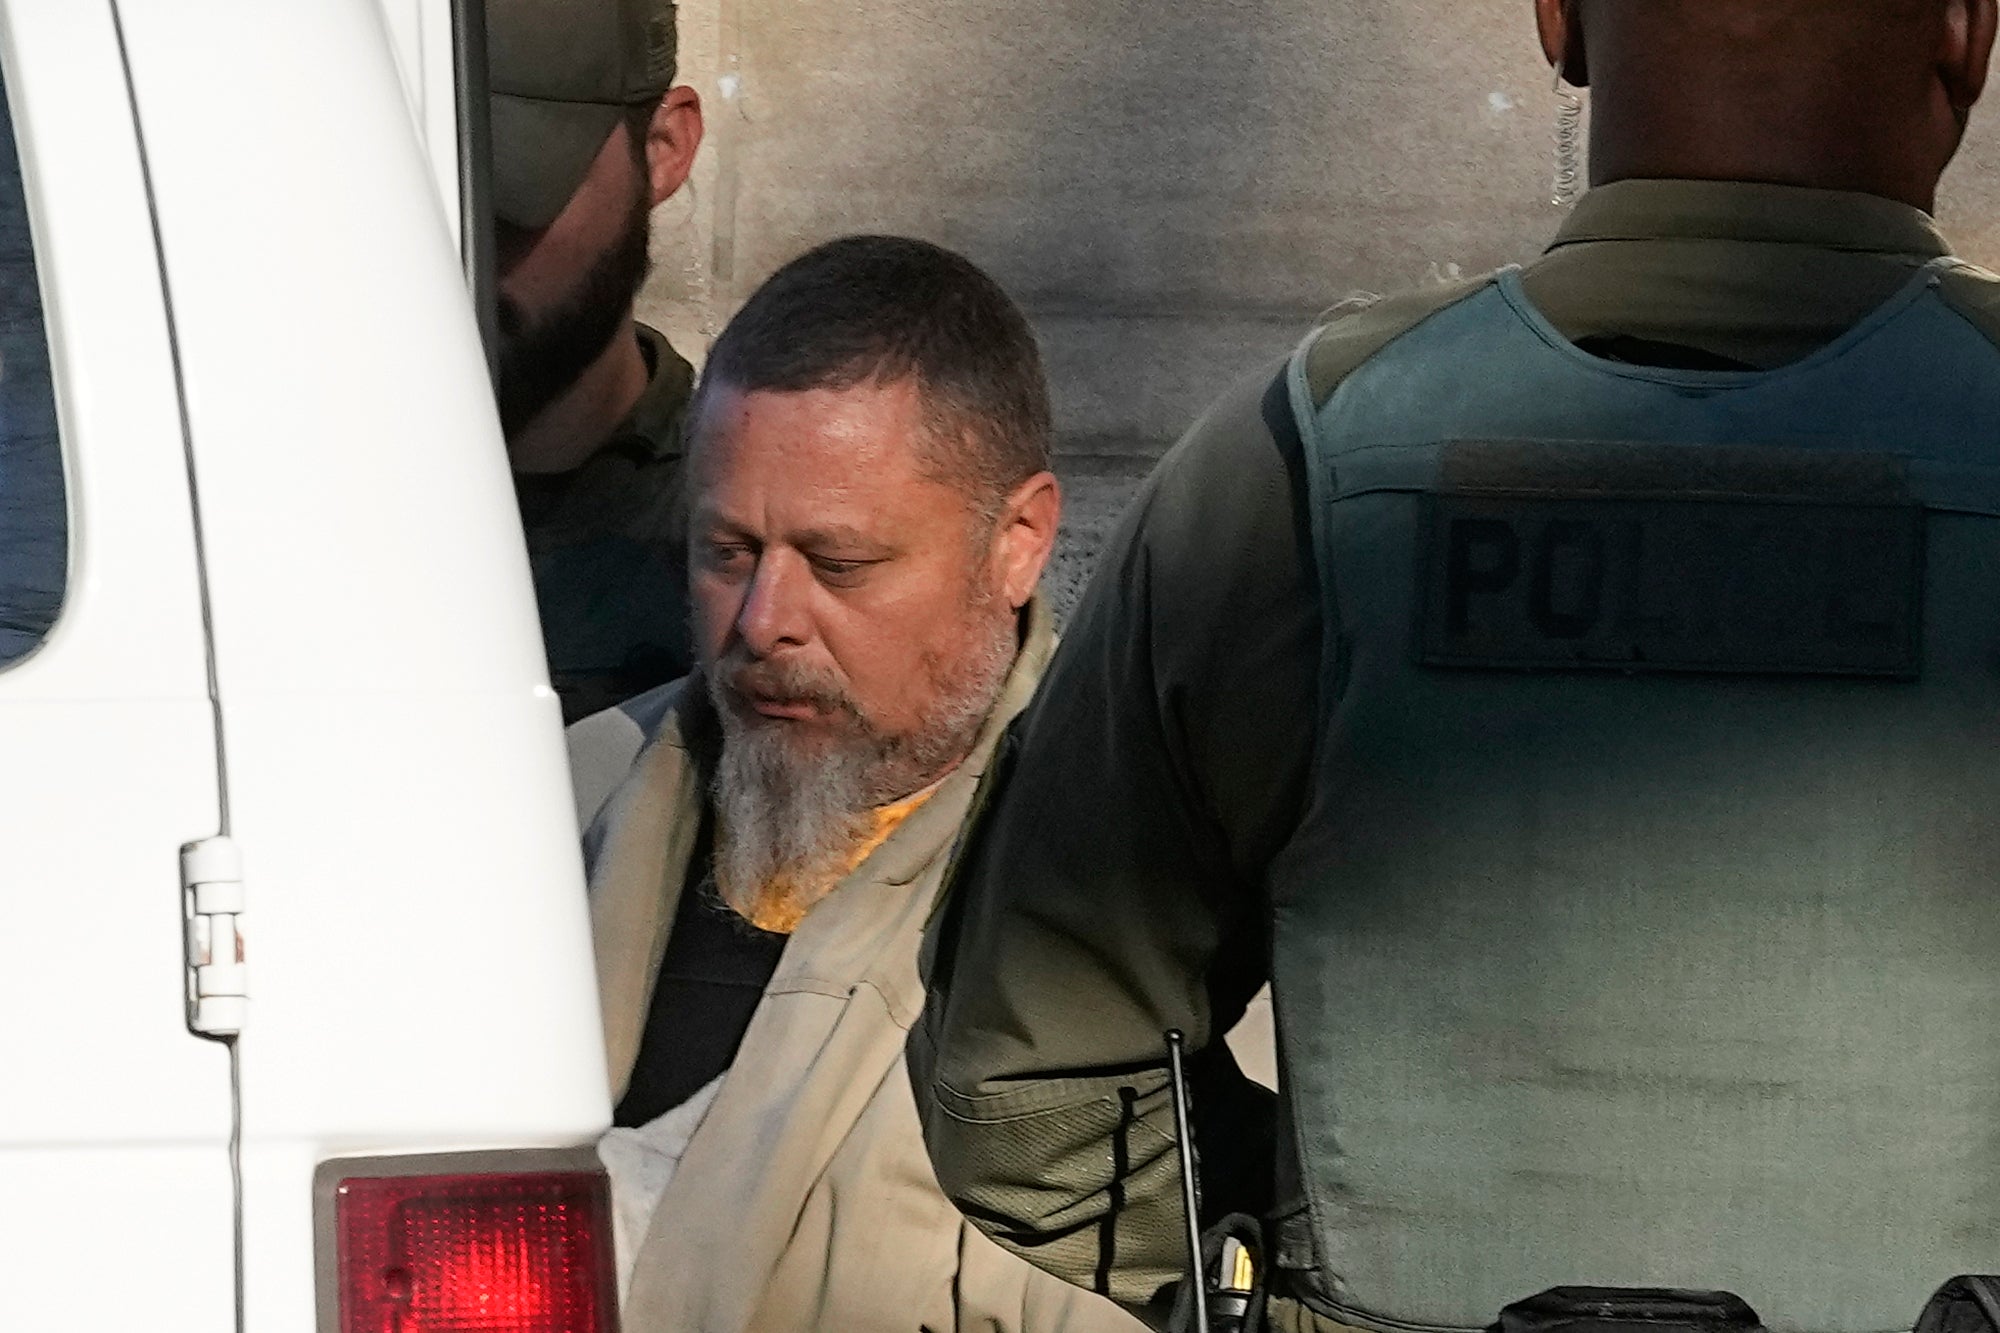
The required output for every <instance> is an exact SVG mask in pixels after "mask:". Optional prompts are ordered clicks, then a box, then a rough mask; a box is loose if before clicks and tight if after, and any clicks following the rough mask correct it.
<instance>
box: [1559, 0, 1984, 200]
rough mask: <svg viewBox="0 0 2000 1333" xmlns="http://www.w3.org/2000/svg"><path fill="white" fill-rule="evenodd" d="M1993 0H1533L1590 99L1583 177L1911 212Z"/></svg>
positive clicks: (1974, 90)
mask: <svg viewBox="0 0 2000 1333" xmlns="http://www.w3.org/2000/svg"><path fill="white" fill-rule="evenodd" d="M1995 5H1996V0H1535V9H1536V17H1537V20H1538V22H1539V25H1540V28H1541V35H1542V45H1543V49H1544V51H1545V52H1546V53H1547V54H1548V57H1549V59H1550V60H1551V61H1556V60H1561V61H1562V62H1563V64H1564V67H1565V69H1566V70H1567V72H1568V74H1569V76H1570V78H1571V81H1572V82H1576V83H1584V82H1588V84H1589V85H1590V87H1591V89H1592V95H1593V108H1592V112H1593V129H1592V133H1591V180H1592V182H1593V183H1596V184H1603V183H1606V182H1609V181H1614V180H1622V179H1628V178H1632V177H1655V178H1658V177H1684V178H1692V179H1706V180H1748V181H1770V182H1775V183H1778V184H1786V185H1807V186H1817V187H1820V188H1826V189H1845V190H1858V191H1863V192H1866V193H1871V194H1878V195H1882V196H1884V197H1887V198H1891V199H1897V200H1900V201H1902V202H1905V203H1909V204H1914V205H1916V206H1917V207H1919V208H1925V209H1928V208H1930V206H1931V203H1932V199H1933V196H1934V194H1935V191H1936V186H1937V179H1938V176H1939V175H1940V174H1942V172H1943V171H1944V168H1945V165H1946V163H1948V162H1949V161H1950V160H1951V157H1952V154H1953V153H1954V152H1955V151H1956V150H1957V148H1958V142H1959V138H1960V136H1961V135H1962V134H1963V132H1964V128H1965V119H1966V116H1967V114H1968V113H1969V112H1970V111H1971V109H1972V105H1973V103H1974V102H1976V101H1977V100H1978V98H1979V95H1980V93H1981V91H1982V90H1983V89H1984V87H1985V82H1986V70H1987V61H1988V58H1989V56H1990V54H1991V51H1992V47H1993V38H1994V27H1995Z"/></svg>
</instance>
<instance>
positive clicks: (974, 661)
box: [708, 621, 1015, 921]
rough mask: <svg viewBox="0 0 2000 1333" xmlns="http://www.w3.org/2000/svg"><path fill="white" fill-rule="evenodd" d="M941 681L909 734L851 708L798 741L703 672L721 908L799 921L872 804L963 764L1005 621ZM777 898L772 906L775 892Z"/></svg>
mask: <svg viewBox="0 0 2000 1333" xmlns="http://www.w3.org/2000/svg"><path fill="white" fill-rule="evenodd" d="M1003 623H1004V629H1005V633H1004V634H1003V635H995V636H994V637H993V638H992V639H991V640H990V641H989V642H988V643H985V644H982V645H980V646H978V647H976V648H975V649H974V650H973V651H972V652H971V653H969V654H968V655H967V656H966V657H965V658H963V659H962V660H961V661H960V662H958V663H956V664H954V666H953V667H952V668H949V669H948V672H949V674H948V675H946V674H945V672H944V671H942V670H941V669H940V666H939V664H937V663H936V662H934V661H926V662H925V663H924V664H923V669H924V670H926V671H929V672H931V673H932V677H933V679H934V680H938V679H940V678H941V677H942V683H943V684H944V685H945V688H942V689H940V690H938V692H937V699H938V702H937V703H936V705H935V706H934V707H933V708H932V709H931V710H930V712H929V713H928V714H927V715H926V716H924V717H923V718H922V719H920V720H919V722H918V725H917V726H916V727H915V728H914V729H913V730H912V731H911V732H909V733H907V734H905V735H897V736H892V735H889V734H887V733H885V732H883V731H882V730H880V729H879V728H878V727H876V726H875V725H874V724H873V723H871V722H870V721H869V720H868V719H866V718H864V717H862V716H861V715H860V713H859V711H858V710H856V709H855V708H854V707H853V706H852V704H851V703H850V704H848V705H846V706H845V708H844V709H843V710H842V715H843V717H844V718H845V721H846V726H845V727H843V728H841V729H840V730H839V731H838V732H836V733H835V734H834V735H833V736H831V737H814V738H813V743H810V744H801V743H800V742H799V738H798V737H797V736H796V735H795V734H794V732H793V730H792V729H791V728H790V727H788V726H787V725H786V724H784V723H781V722H772V721H768V720H764V719H759V718H756V717H754V716H750V717H746V716H744V715H743V714H742V713H740V712H739V711H738V707H737V705H736V702H735V700H734V698H733V697H732V696H731V695H730V693H729V692H728V690H727V688H726V687H725V686H723V685H722V684H721V678H722V675H723V674H724V673H723V672H720V671H711V672H710V673H709V677H708V688H709V697H710V698H711V699H712V700H713V702H714V703H715V708H716V713H717V714H718V715H719V716H720V718H721V720H722V756H721V759H720V760H719V761H718V763H717V765H716V771H715V777H714V781H713V783H712V784H711V796H712V798H713V800H714V802H715V811H716V839H715V860H714V872H715V884H716V889H717V891H718V892H719V893H720V894H721V896H722V899H723V901H724V902H726V903H728V904H729V905H730V906H731V907H732V908H734V909H735V910H736V911H737V912H738V913H739V914H740V915H742V916H744V917H746V918H748V919H750V920H753V921H756V920H761V919H769V917H770V914H771V911H772V909H774V908H776V909H779V910H778V915H779V916H780V917H785V916H787V915H788V914H789V915H793V916H796V915H802V914H803V913H804V911H806V910H808V909H810V908H811V907H812V905H813V904H814V903H816V902H818V901H819V899H821V898H823V897H825V896H826V894H827V893H829V892H831V891H832V890H833V888H834V886H835V885H837V884H838V883H839V882H840V880H841V879H842V878H843V877H844V875H845V873H846V871H847V870H848V868H849V866H848V862H849V861H850V860H851V858H852V857H853V854H854V849H855V848H856V847H857V846H858V845H859V843H860V841H861V839H862V838H863V837H865V836H866V835H867V833H868V832H869V831H870V829H871V827H872V814H873V812H874V811H875V810H876V809H877V808H878V807H880V806H882V805H886V804H888V803H890V802H892V801H896V800H900V799H901V798H903V797H906V796H910V795H912V794H914V793H915V792H917V791H919V790H921V789H922V787H923V786H924V785H925V784H926V783H927V782H930V781H932V780H934V775H936V774H937V773H939V772H940V771H941V770H943V769H945V768H946V767H947V766H948V765H951V764H955V763H956V762H957V761H959V760H961V759H963V758H964V757H965V755H966V753H967V752H968V751H970V750H971V748H972V744H973V742H974V741H975V740H976V739H977V738H978V735H979V728H980V726H981V725H982V724H983V723H984V722H985V720H986V715H987V713H988V712H990V711H991V710H992V707H993V701H994V700H995V699H996V698H998V697H999V693H1000V687H1001V686H1002V685H1003V684H1004V683H1005V682H1006V679H1007V673H1008V671H1009V670H1010V669H1011V668H1012V666H1013V662H1014V652H1015V643H1014V634H1013V626H1012V623H1011V621H1006V622H1003ZM774 895H775V896H776V897H777V898H779V899H782V900H783V901H780V902H773V901H772V898H773V896H774Z"/></svg>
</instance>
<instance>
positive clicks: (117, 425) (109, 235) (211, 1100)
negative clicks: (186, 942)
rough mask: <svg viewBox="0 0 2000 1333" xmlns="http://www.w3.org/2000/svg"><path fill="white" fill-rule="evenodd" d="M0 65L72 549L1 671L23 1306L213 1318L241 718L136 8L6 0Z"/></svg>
mask: <svg viewBox="0 0 2000 1333" xmlns="http://www.w3.org/2000/svg"><path fill="white" fill-rule="evenodd" d="M0 74H3V75H4V82H5V84H6V92H7V99H8V105H9V110H10V115H11V119H12V121H13V125H14V133H15V138H16V142H17V145H18V150H19V158H20V162H21V169H22V177H23V183H24V188H25V193H26V199H27V209H28V223H29V227H30V231H31V233H32V237H33V242H34V251H35V253H34V261H35V270H36V276H37V279H38V284H39V290H40V296H41V301H42V305H43V309H44V312H45V324H46V331H47V338H48V347H49V373H50V379H51V381H52V384H53V389H54V397H55V406H56V416H57V423H58V432H59V434H60V436H61V439H62V446H63V455H64V460H65V473H66V477H65V487H66V492H67V505H68V514H69V529H68V530H69V546H70V549H69V569H68V577H67V585H66V589H65V595H64V604H63V607H62V611H61V614H60V618H59V619H58V621H57V623H56V625H55V627H54V629H53V631H52V632H51V633H50V634H49V635H48V637H47V638H46V640H45V641H44V642H43V643H42V645H41V646H40V648H39V649H37V650H36V651H35V652H33V653H32V654H31V655H30V656H28V657H27V658H25V659H24V660H22V661H20V662H19V663H17V664H15V665H13V666H11V667H9V668H7V669H5V670H0V904H4V910H5V912H6V915H7V928H6V931H5V938H6V940H7V941H8V945H9V949H8V955H9V963H8V966H7V967H5V968H0V1007H4V1010H5V1012H6V1013H7V1014H8V1015H9V1019H8V1021H7V1022H6V1023H5V1024H0V1069H5V1070H6V1071H7V1077H6V1081H5V1089H6V1092H5V1095H4V1096H0V1200H5V1202H6V1207H5V1208H4V1209H0V1327H4V1328H9V1329H13V1328H77V1327H83V1328H117V1327H125V1326H129V1325H130V1324H133V1323H135V1322H136V1323H140V1324H143V1325H144V1326H146V1327H147V1328H149V1329H156V1330H161V1331H162V1333H166V1331H169V1330H171V1331H172V1333H214V1330H216V1329H226V1328H228V1327H230V1325H231V1323H232V1322H233V1319H234V1308H235V1301H234V1293H233V1278H234V1260H233V1250H232V1229H233V1210H232V1205H231V1195H230V1171H229V1158H228V1142H229V1132H230V1116H231V1102H230V1085H229V1056H228V1051H227V1050H226V1049H225V1048H224V1047H223V1046H221V1045H218V1044H216V1043H214V1042H210V1041H205V1040H203V1039H201V1038H198V1037H196V1036H194V1035H193V1034H192V1033H191V1032H189V1031H188V1029H187V1025H186V1008H185V973H184V958H183V951H182V943H181V936H182V919H181V888H180V871H179V849H180V847H181V845H182V844H183V843H185V842H189V841H193V840H196V839H200V838H206V837H210V836H212V835H214V834H215V833H216V832H217V830H218V827H219V820H220V808H219V795H218V783H217V772H216V736H215V715H214V711H213V708H212V706H211V703H210V698H209V687H208V670H207V660H206V648H205V641H204V635H203V626H202V603H201V589H200V582H199V577H198V575H199V564H198V561H197V554H196V542H195V533H194V525H193V518H192V514H193V510H192V504H191V501H190V495H189V488H188V472H187V458H186V452H185V449H184V446H183V440H182V436H181V432H180V428H179V412H178V407H177V403H176V397H175V381H174V373H173V356H172V347H171V343H170V340H169V337H168V325H167V322H166V317H165V313H164V299H163V295H162V291H161V282H160V271H159V267H158V264H157V261H156V252H155V248H154V245H153V238H152V232H151V228H150V225H149V222H148V216H147V208H146V194H145V187H144V174H143V171H142V169H141V162H140V156H139V149H138V143H137V139H136V137H135V135H134V132H133V124H132V118H131V110H130V106H129V104H128V102H127V100H126V97H125V80H124V75H123V72H122V67H121V65H120V62H119V54H118V42H117V33H116V29H115V27H114V25H113V21H112V10H111V7H110V5H109V4H108V3H105V2H104V0H0ZM9 369H13V370H16V371H18V370H19V367H13V368H9ZM107 1255H114V1256H116V1266H115V1269H114V1270H112V1272H111V1273H109V1274H108V1273H107V1270H106V1266H105V1257H106V1256H107ZM107 1277H110V1278H112V1279H113V1280H109V1281H108V1280H107Z"/></svg>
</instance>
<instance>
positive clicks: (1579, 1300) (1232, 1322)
mask: <svg viewBox="0 0 2000 1333" xmlns="http://www.w3.org/2000/svg"><path fill="white" fill-rule="evenodd" d="M1239 1221H1240V1220H1239V1219H1230V1221H1228V1222H1225V1223H1223V1224H1222V1225H1221V1226H1218V1227H1217V1228H1215V1229H1214V1230H1212V1231H1211V1232H1210V1233H1209V1234H1210V1236H1212V1237H1215V1238H1216V1244H1215V1245H1214V1246H1213V1247H1210V1246H1206V1245H1205V1246H1204V1249H1211V1248H1212V1250H1213V1252H1214V1253H1215V1254H1216V1256H1217V1257H1218V1258H1219V1259H1223V1260H1225V1261H1226V1260H1227V1258H1228V1256H1229V1255H1230V1254H1231V1253H1232V1250H1231V1246H1230V1241H1229V1239H1226V1237H1233V1236H1234V1234H1235V1233H1234V1232H1233V1231H1232V1230H1231V1228H1232V1227H1233V1226H1234V1225H1235V1224H1237V1223H1238V1222H1239ZM1249 1264H1250V1261H1247V1260H1238V1261H1237V1262H1236V1264H1235V1266H1234V1269H1233V1271H1231V1269H1230V1268H1228V1267H1226V1266H1225V1267H1224V1268H1223V1270H1222V1271H1220V1272H1213V1271H1212V1272H1211V1273H1210V1275H1209V1281H1208V1282H1206V1283H1204V1287H1205V1288H1206V1297H1207V1302H1208V1310H1209V1320H1208V1322H1209V1326H1210V1328H1211V1329H1213V1330H1216V1333H1224V1331H1225V1330H1226V1333H1365V1331H1364V1330H1361V1329H1358V1328H1356V1327H1355V1326H1354V1325H1352V1324H1346V1323H1342V1322H1340V1321H1338V1320H1335V1319H1330V1318H1328V1317H1326V1316H1324V1315H1321V1314H1318V1313H1317V1312H1315V1311H1313V1310H1312V1309H1311V1307H1310V1306H1308V1305H1307V1304H1306V1303H1305V1302H1303V1301H1301V1300H1299V1299H1298V1298H1297V1297H1295V1296H1293V1295H1291V1294H1290V1292H1289V1290H1288V1284H1287V1282H1286V1280H1285V1279H1286V1272H1287V1270H1285V1269H1276V1270H1274V1271H1272V1272H1271V1273H1270V1274H1269V1275H1268V1276H1267V1275H1266V1274H1264V1273H1262V1272H1257V1271H1255V1270H1254V1269H1253V1268H1251V1267H1250V1266H1249ZM1246 1272H1248V1273H1249V1274H1250V1277H1251V1280H1250V1281H1248V1282H1245V1283H1243V1286H1242V1288H1241V1289H1237V1288H1236V1287H1235V1286H1234V1285H1233V1284H1234V1283H1237V1282H1242V1279H1243V1278H1244V1276H1245V1274H1246ZM1176 1315H1177V1317H1178V1316H1179V1315H1180V1311H1179V1310H1178V1309H1177V1310H1176ZM1173 1326H1174V1327H1176V1328H1184V1327H1192V1324H1191V1323H1185V1324H1183V1323H1177V1324H1175V1325H1173ZM1486 1333H1766V1330H1765V1328H1764V1323H1763V1321H1762V1320H1761V1319H1759V1318H1758V1317H1757V1312H1756V1311H1755V1310H1753V1309H1751V1308H1750V1306H1749V1304H1748V1303H1747V1302H1746V1301H1744V1300H1743V1298H1742V1297H1740V1296H1737V1295H1734V1294H1733V1293H1730V1292H1726V1291H1675V1290H1665V1289H1653V1288H1643V1287H1554V1288H1551V1289H1550V1290H1548V1291H1545V1292H1542V1293H1541V1294H1540V1295H1538V1296H1531V1297H1529V1298H1528V1299H1527V1300H1524V1301H1516V1302H1515V1303H1514V1304H1512V1305H1510V1306H1508V1307H1507V1308H1506V1309H1504V1310H1502V1311H1501V1312H1500V1318H1499V1319H1498V1320H1496V1321H1495V1322H1494V1323H1493V1324H1491V1325H1489V1326H1488V1327H1487V1329H1486ZM1913 1333H2000V1276H1992V1275H1987V1276H1974V1275H1964V1276H1960V1277H1955V1278H1953V1279H1951V1281H1949V1282H1947V1283H1945V1284H1944V1285H1943V1286H1942V1287H1940V1288H1938V1291H1937V1294H1936V1295H1934V1296H1932V1297H1931V1299H1930V1301H1929V1302H1928V1303H1927V1304H1926V1305H1925V1306H1924V1308H1923V1311H1922V1313H1921V1314H1919V1315H1918V1316H1917V1320H1916V1322H1915V1324H1914V1325H1913Z"/></svg>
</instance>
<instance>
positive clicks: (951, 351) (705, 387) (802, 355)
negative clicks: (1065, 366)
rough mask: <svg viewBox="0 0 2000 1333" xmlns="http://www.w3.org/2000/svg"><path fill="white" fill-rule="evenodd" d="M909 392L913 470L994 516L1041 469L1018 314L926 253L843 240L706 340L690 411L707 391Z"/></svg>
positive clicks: (1033, 389)
mask: <svg viewBox="0 0 2000 1333" xmlns="http://www.w3.org/2000/svg"><path fill="white" fill-rule="evenodd" d="M906 379H907V380H914V381H915V382H916V385H917V392H918V394H919V396H920V398H921V400H922V403H923V407H924V414H925V417H926V420H927V424H928V425H929V428H930V429H929V430H928V432H927V433H928V435H929V436H930V438H929V440H928V441H927V447H926V448H925V450H924V457H923V460H922V461H923V464H924V466H925V468H926V469H927V470H928V471H930V472H931V473H932V475H934V476H935V477H936V478H937V479H938V480H939V481H942V482H945V483H947V484H950V485H952V486H955V487H957V488H958V489H959V490H961V491H962V492H963V493H964V494H965V495H966V497H967V498H968V499H969V500H970V501H971V502H972V504H973V506H974V508H975V509H977V510H978V511H980V512H981V513H984V514H985V515H987V516H988V517H992V516H994V515H997V514H998V512H999V510H1000V507H1001V505H1002V503H1003V502H1004V501H1005V499H1006V497H1007V495H1008V494H1009V493H1010V492H1011V491H1013V489H1014V488H1015V487H1016V486H1018V485H1020V484H1021V483H1022V482H1023V481H1026V480H1027V479H1028V478H1029V477H1032V476H1034V475H1035V474H1036V473H1037V472H1041V471H1044V470H1046V469H1047V468H1048V465H1049V434H1050V425H1049V395H1048V384H1047V381H1046V380H1045V379H1044V377H1043V374H1042V359H1041V354H1040V352H1039V351H1038V350H1037V349H1036V347H1035V335H1034V333H1033V332H1032V331H1031V330H1030V329H1029V327H1028V321H1027V319H1026V317H1024V316H1023V315H1022V314H1021V311H1020V308H1019V307H1018V306H1016V305H1015V304H1014V302H1013V301H1012V300H1011V299H1009V298H1008V296H1007V293H1006V292H1004V291H1002V290H1001V289H1000V286H999V284H998V283H996V282H994V281H993V279H991V278H989V277H987V276H986V274H985V273H983V272H981V271H980V269H979V268H978V267H977V266H976V265H974V264H973V263H972V262H971V261H969V260H967V259H965V258H964V257H963V256H961V255H957V254H953V253H952V252H951V251H949V250H946V249H943V248H942V247H940V246H936V245H932V244H930V243H929V242H927V241H916V240H910V239H907V238H905V237H900V236H849V237H846V238H844V239H841V240H837V241H829V242H827V243H826V244H825V245H821V246H819V247H817V248H815V249H812V250H809V251H807V252H806V253H805V254H803V255H800V256H799V257H798V258H797V259H794V260H793V261H792V262H791V263H789V264H787V265H785V266H784V267H783V268H781V269H779V270H778V271H777V272H776V273H775V274H773V275H772V276H771V278H770V280H769V281H767V282H766V283H765V284H764V285H763V286H762V287H759V288H758V289H757V291H756V293H755V294H754V295H752V296H751V298H750V300H749V301H748V302H747V303H746V304H745V305H744V307H743V308H742V309H741V310H740V311H738V312H737V314H736V317H735V318H734V319H732V320H730V321H729V326H728V327H727V328H725V329H724V330H723V331H722V336H721V337H720V338H718V339H716V342H715V346H714V348H713V349H712V350H711V351H710V352H709V354H708V364H707V366H706V368H705V369H704V371H703V372H702V388H701V391H700V392H698V393H697V395H696V400H695V403H694V405H693V407H692V409H691V410H690V412H689V415H688V420H689V422H690V429H691V431H692V432H693V434H694V435H695V436H696V437H699V435H700V433H701V429H702V425H701V419H702V411H703V406H704V403H705V400H706V398H707V396H708V394H709V393H710V392H712V390H713V387H714V386H716V385H727V386H728V387H730V388H732V389H735V390H737V391H738V392H741V393H756V392H776V393H802V392H805V391H807V390H812V389H847V388H852V387H854V386H855V385H858V384H863V383H870V382H872V383H875V384H881V385H888V384H895V383H898V382H900V381H903V380H906Z"/></svg>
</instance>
